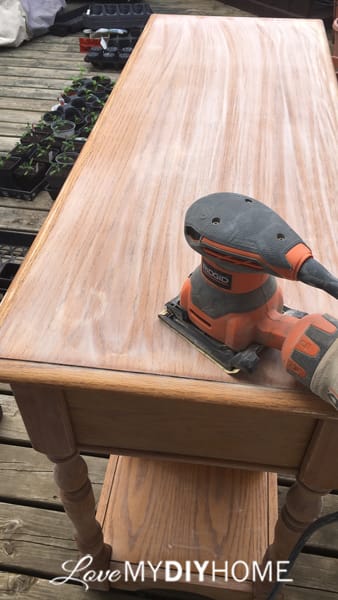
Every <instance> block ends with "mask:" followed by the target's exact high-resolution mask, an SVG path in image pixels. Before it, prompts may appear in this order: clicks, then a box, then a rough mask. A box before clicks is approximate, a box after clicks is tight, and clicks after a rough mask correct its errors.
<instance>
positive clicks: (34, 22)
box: [0, 0, 66, 37]
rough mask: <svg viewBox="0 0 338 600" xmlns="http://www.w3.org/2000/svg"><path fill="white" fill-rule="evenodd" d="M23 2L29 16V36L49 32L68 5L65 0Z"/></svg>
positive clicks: (31, 0) (23, 0) (28, 0)
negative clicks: (57, 15) (57, 16)
mask: <svg viewBox="0 0 338 600" xmlns="http://www.w3.org/2000/svg"><path fill="white" fill-rule="evenodd" d="M0 1H1V0H0ZM21 4H22V6H23V9H24V11H25V13H26V17H27V29H28V33H29V37H36V36H38V35H43V34H44V33H47V31H48V30H49V28H50V27H51V26H52V25H54V21H55V17H56V14H57V13H58V12H59V10H60V9H61V8H64V7H65V6H66V2H65V0H43V2H42V1H41V0H21Z"/></svg>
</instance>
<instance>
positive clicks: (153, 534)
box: [100, 457, 277, 591]
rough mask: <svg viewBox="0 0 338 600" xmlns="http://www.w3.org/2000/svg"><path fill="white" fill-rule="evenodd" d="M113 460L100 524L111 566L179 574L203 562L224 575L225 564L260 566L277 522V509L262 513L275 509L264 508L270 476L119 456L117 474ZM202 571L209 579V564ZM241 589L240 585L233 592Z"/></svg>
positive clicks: (270, 484) (273, 479)
mask: <svg viewBox="0 0 338 600" xmlns="http://www.w3.org/2000/svg"><path fill="white" fill-rule="evenodd" d="M111 460H112V461H113V466H112V469H111V472H110V474H111V477H110V478H109V477H108V476H106V478H105V483H104V489H105V488H106V486H107V488H108V489H110V494H109V499H108V504H107V510H106V512H105V516H104V519H103V521H102V525H103V531H104V534H105V540H106V541H107V542H108V543H109V544H111V545H112V547H113V549H114V550H113V556H112V558H113V560H116V561H125V560H129V561H131V562H132V563H138V562H139V561H140V560H145V559H146V560H149V561H151V562H153V563H157V562H158V561H159V560H175V561H178V562H179V563H181V564H182V566H183V567H184V565H185V561H186V560H190V561H194V560H198V561H200V562H203V561H204V560H207V561H215V565H217V568H224V561H225V560H227V561H229V565H233V564H234V563H235V562H236V560H243V561H246V562H247V564H252V562H253V561H258V562H260V560H261V559H262V557H263V554H264V551H265V548H266V545H267V543H268V539H269V537H270V535H271V532H269V526H270V523H271V521H272V522H273V521H275V520H276V516H277V512H276V510H275V512H274V514H273V515H269V514H268V510H269V508H270V510H272V509H273V508H276V506H275V505H274V504H271V503H269V495H270V487H269V486H271V490H274V488H275V487H276V479H275V477H273V478H271V479H270V477H268V476H267V474H265V473H252V472H248V471H235V470H230V469H222V468H217V467H215V468H212V467H209V468H208V467H205V466H198V465H183V464H180V465H177V464H173V463H171V462H161V461H150V460H144V459H138V458H121V457H120V458H119V460H118V464H117V468H116V470H115V457H112V458H111ZM107 475H109V471H107ZM106 497H107V494H106ZM100 503H101V501H100ZM100 511H101V512H102V507H101V508H100ZM270 517H271V521H270ZM192 570H194V571H195V570H196V569H195V568H194V567H192ZM239 570H240V567H239ZM207 572H208V574H209V575H211V574H212V566H211V563H209V566H208V568H207ZM218 576H219V579H220V581H221V580H222V579H223V584H224V588H227V584H226V583H224V577H223V578H222V576H221V575H218ZM239 577H243V573H240V574H239ZM215 587H217V586H215ZM246 587H247V586H246V585H245V586H244V587H243V586H241V585H239V586H238V590H239V591H241V589H243V590H245V589H246ZM234 591H235V589H234Z"/></svg>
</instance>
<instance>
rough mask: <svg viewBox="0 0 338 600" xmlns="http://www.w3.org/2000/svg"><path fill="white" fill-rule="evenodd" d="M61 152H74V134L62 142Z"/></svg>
mask: <svg viewBox="0 0 338 600" xmlns="http://www.w3.org/2000/svg"><path fill="white" fill-rule="evenodd" d="M62 151H63V152H74V151H75V136H73V137H71V138H68V140H67V139H66V140H65V141H64V142H63V144H62Z"/></svg>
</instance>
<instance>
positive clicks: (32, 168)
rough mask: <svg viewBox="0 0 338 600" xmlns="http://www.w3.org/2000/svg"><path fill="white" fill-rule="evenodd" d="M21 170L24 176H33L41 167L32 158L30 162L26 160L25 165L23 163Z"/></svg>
mask: <svg viewBox="0 0 338 600" xmlns="http://www.w3.org/2000/svg"><path fill="white" fill-rule="evenodd" d="M19 169H20V171H21V172H22V173H23V175H24V176H26V175H33V174H35V173H37V172H38V170H39V165H38V164H37V162H35V160H34V159H33V158H30V159H29V160H25V161H24V162H23V163H21V165H20V166H19Z"/></svg>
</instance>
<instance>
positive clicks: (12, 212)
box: [0, 0, 338, 600]
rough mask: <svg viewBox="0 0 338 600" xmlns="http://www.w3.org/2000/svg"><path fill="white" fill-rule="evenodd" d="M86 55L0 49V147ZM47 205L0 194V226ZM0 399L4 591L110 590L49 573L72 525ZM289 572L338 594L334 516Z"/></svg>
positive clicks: (14, 412) (97, 477)
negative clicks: (62, 583)
mask: <svg viewBox="0 0 338 600" xmlns="http://www.w3.org/2000/svg"><path fill="white" fill-rule="evenodd" d="M151 6H152V8H153V10H154V12H173V13H175V12H183V13H194V14H214V15H243V16H244V15H247V14H248V13H243V12H241V11H239V10H237V9H233V8H231V7H228V6H226V5H224V4H223V3H221V2H217V1H213V0H210V1H209V0H194V1H189V0H182V1H180V0H174V1H172V2H169V1H165V0H157V1H156V2H151ZM83 56H84V55H83V54H80V53H79V44H78V35H72V36H67V37H66V38H59V37H53V36H44V37H42V38H39V39H36V40H34V41H32V42H29V43H27V44H25V45H23V46H21V47H20V48H18V49H1V50H0V154H3V153H4V152H6V151H7V150H10V149H11V148H12V147H13V146H14V145H15V143H16V142H17V140H18V138H19V137H20V135H21V134H22V133H23V131H24V129H25V126H26V124H27V123H32V122H36V121H38V120H39V119H40V117H41V115H42V114H43V113H44V112H45V111H46V110H48V109H49V108H50V107H51V105H53V104H55V102H56V99H57V96H58V93H59V92H60V91H61V90H62V89H63V88H64V87H65V86H66V85H67V84H68V83H69V80H70V79H71V78H72V77H73V76H76V75H78V74H79V73H80V68H82V69H83V68H84V69H85V71H86V72H88V73H90V74H96V72H95V71H94V70H93V69H92V67H91V66H90V65H89V66H88V65H87V64H86V63H84V62H83ZM105 72H106V73H108V74H109V75H110V76H112V77H114V78H117V77H118V74H117V73H112V72H109V71H105ZM51 205H52V201H51V199H50V197H49V194H48V193H47V192H42V193H41V194H39V196H38V197H37V198H36V199H35V200H34V201H33V202H24V201H21V200H15V199H11V198H2V197H0V227H2V228H16V229H21V230H26V231H32V232H37V231H38V230H39V228H40V227H41V225H42V223H43V221H44V219H45V217H46V215H47V213H48V211H49V209H50V207H51ZM18 335H20V332H18ZM0 405H1V406H2V408H3V412H4V417H3V419H2V421H1V422H0V469H1V479H0V480H1V485H0V600H5V599H6V600H9V599H13V600H19V598H20V599H21V598H25V599H26V598H27V600H49V599H52V598H67V599H68V598H69V599H70V600H80V599H84V598H87V597H88V598H93V599H95V600H99V598H100V599H101V598H102V599H103V598H117V597H120V595H121V594H120V593H119V592H114V591H111V592H109V593H108V594H106V595H103V594H102V593H99V592H91V593H90V595H89V596H86V592H85V591H84V589H83V588H81V587H79V586H76V585H72V584H67V587H66V588H65V587H62V588H59V587H54V586H52V585H51V584H50V583H49V579H50V578H51V577H54V576H56V575H59V574H61V564H62V563H63V561H64V560H66V559H71V558H73V559H75V558H76V556H77V552H76V547H75V543H74V541H73V539H72V532H71V528H70V526H69V522H68V519H67V517H66V515H65V514H64V512H63V509H62V505H61V502H60V499H59V497H58V492H57V490H56V487H55V484H54V482H53V477H52V465H51V464H50V463H49V462H48V461H47V460H46V458H45V457H44V456H42V455H40V454H38V453H37V452H35V451H34V450H32V448H31V447H30V443H29V440H28V436H27V433H26V431H25V428H24V425H23V423H22V420H21V417H20V415H19V412H18V409H17V407H16V404H15V401H14V399H13V396H12V394H11V392H10V389H9V387H8V386H7V385H5V384H1V383H0ZM86 460H87V462H88V466H89V471H90V476H91V480H92V482H93V484H94V491H95V494H96V497H98V495H99V493H100V488H101V484H102V482H103V479H104V472H105V468H106V465H107V458H106V457H98V456H87V457H86ZM290 484H291V479H288V478H285V477H284V478H282V477H281V478H279V493H280V500H281V501H283V499H284V496H285V494H286V492H287V489H288V487H289V486H290ZM324 510H325V512H326V513H329V512H334V511H337V510H338V491H337V492H335V493H332V494H330V495H329V496H328V497H327V498H326V500H325V506H324ZM292 576H293V578H294V583H293V584H292V585H291V586H290V587H288V588H287V592H286V594H285V597H286V600H305V599H306V600H338V524H336V525H334V526H330V527H328V528H324V529H322V530H321V531H319V532H318V533H317V534H316V535H315V536H314V537H313V538H312V540H311V541H310V543H309V544H308V545H307V547H306V549H305V552H303V553H302V554H301V555H300V557H299V558H298V561H297V563H296V566H295V568H294V570H293V573H292ZM123 597H125V598H129V597H130V598H131V597H134V596H132V595H130V596H129V595H127V596H125V595H123Z"/></svg>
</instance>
